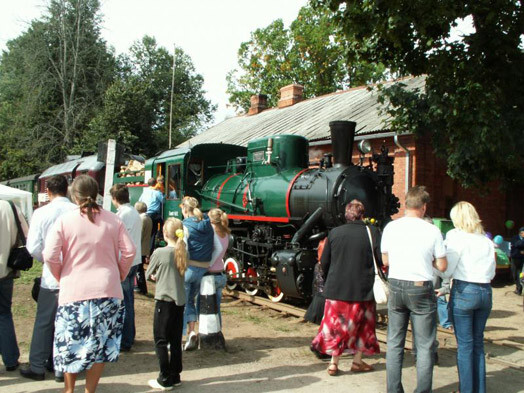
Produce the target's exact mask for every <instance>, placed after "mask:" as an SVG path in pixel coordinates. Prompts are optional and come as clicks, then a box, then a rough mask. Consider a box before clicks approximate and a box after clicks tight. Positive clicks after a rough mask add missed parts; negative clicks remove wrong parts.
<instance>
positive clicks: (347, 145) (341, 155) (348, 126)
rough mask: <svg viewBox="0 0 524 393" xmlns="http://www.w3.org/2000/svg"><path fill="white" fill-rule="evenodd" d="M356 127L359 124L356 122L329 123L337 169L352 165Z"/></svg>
mask: <svg viewBox="0 0 524 393" xmlns="http://www.w3.org/2000/svg"><path fill="white" fill-rule="evenodd" d="M356 126H357V123H355V122H354V121H332V122H330V123H329V128H330V129H331V147H332V149H333V160H334V161H335V167H341V166H349V164H351V154H352V152H353V141H354V140H355V128H356Z"/></svg>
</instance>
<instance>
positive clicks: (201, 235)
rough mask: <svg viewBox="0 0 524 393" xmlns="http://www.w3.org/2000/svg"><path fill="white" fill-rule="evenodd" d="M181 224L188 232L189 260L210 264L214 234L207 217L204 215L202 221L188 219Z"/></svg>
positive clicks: (194, 218)
mask: <svg viewBox="0 0 524 393" xmlns="http://www.w3.org/2000/svg"><path fill="white" fill-rule="evenodd" d="M182 223H183V224H184V226H185V227H186V228H187V230H188V231H189V238H188V239H187V251H188V253H189V259H191V260H193V261H198V262H211V254H212V253H213V236H214V235H215V232H214V231H213V227H212V226H211V221H209V217H208V216H207V215H204V219H203V220H200V221H199V220H198V219H197V218H196V217H194V216H193V217H188V218H186V219H184V221H182Z"/></svg>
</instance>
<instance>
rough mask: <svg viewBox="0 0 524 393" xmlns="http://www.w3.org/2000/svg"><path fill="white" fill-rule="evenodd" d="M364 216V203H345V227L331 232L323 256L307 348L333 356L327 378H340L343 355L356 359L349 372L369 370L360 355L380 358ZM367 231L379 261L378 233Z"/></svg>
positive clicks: (371, 229) (373, 272)
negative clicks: (319, 307) (320, 311)
mask: <svg viewBox="0 0 524 393" xmlns="http://www.w3.org/2000/svg"><path fill="white" fill-rule="evenodd" d="M363 216H364V205H363V204H362V202H360V201H358V200H356V199H354V200H352V201H351V202H350V203H348V205H347V206H346V220H347V223H346V224H345V225H342V226H340V227H337V228H334V229H333V230H332V231H331V232H330V233H329V236H328V240H327V242H326V244H325V247H324V252H323V253H322V259H321V264H322V269H323V271H324V278H325V280H326V281H325V286H324V296H325V298H326V304H325V309H324V318H323V319H322V323H321V325H320V328H319V331H318V334H317V336H316V337H315V339H314V340H313V342H312V343H311V349H312V350H313V351H317V352H320V353H323V354H327V355H331V362H330V364H329V367H328V374H329V375H336V374H338V361H339V358H340V356H341V355H342V353H344V352H347V353H351V354H354V357H353V364H352V366H351V371H353V372H362V371H371V370H373V367H372V366H371V365H369V364H367V363H364V362H363V361H362V354H365V355H368V356H369V355H374V354H377V353H380V349H379V346H378V342H377V337H376V335H375V300H374V298H373V282H374V278H375V269H374V264H373V255H372V254H371V250H372V247H371V245H370V242H369V236H368V233H367V229H366V224H365V223H364V222H363V221H362V218H363ZM369 229H370V231H371V237H372V239H373V245H374V252H375V256H380V250H379V249H378V245H379V244H380V233H379V231H378V230H377V228H375V227H374V226H369ZM377 262H378V263H379V265H380V261H379V260H378V261H377Z"/></svg>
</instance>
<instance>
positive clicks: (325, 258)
mask: <svg viewBox="0 0 524 393" xmlns="http://www.w3.org/2000/svg"><path fill="white" fill-rule="evenodd" d="M369 227H370V229H371V236H372V238H373V245H374V248H375V257H377V258H380V250H379V246H380V233H379V231H378V229H377V228H375V227H374V226H372V225H370V226H369ZM377 263H378V264H379V266H382V261H381V260H380V259H378V260H377ZM321 265H322V269H323V271H324V275H325V277H326V282H325V285H324V296H325V297H326V299H332V300H344V301H350V302H359V301H368V300H373V282H374V280H375V269H374V267H373V257H372V254H371V245H370V244H369V237H368V234H367V231H366V225H365V224H364V223H363V222H362V221H352V222H349V223H347V224H345V225H342V226H340V227H337V228H334V229H333V230H331V232H329V235H328V241H327V242H326V245H325V248H324V252H323V253H322V259H321Z"/></svg>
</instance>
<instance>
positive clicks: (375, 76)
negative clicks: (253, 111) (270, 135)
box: [226, 6, 385, 110]
mask: <svg viewBox="0 0 524 393" xmlns="http://www.w3.org/2000/svg"><path fill="white" fill-rule="evenodd" d="M341 38H342V36H341V31H340V30H339V27H338V25H337V24H336V23H333V21H332V20H331V18H330V15H329V12H328V9H326V8H318V9H312V8H311V7H308V6H306V7H303V8H302V9H301V10H300V12H299V14H298V16H297V19H296V20H294V21H293V22H292V23H291V26H290V27H289V28H288V29H287V28H285V27H284V23H283V22H282V20H281V19H277V20H275V21H274V22H273V23H271V24H270V25H269V26H267V27H265V28H260V29H257V30H255V31H254V32H253V33H251V39H250V40H249V41H246V42H243V43H242V44H241V45H240V49H239V51H238V66H239V69H240V71H239V70H237V69H235V70H232V71H230V72H229V73H228V75H227V78H226V80H227V85H228V88H227V92H228V94H229V96H230V97H229V101H230V102H231V103H232V104H233V106H235V107H236V108H237V109H239V108H242V109H243V110H247V109H249V106H250V97H251V95H253V94H266V95H267V96H268V105H270V106H275V105H276V104H277V101H278V98H279V91H280V88H282V87H284V86H286V85H288V84H291V83H299V84H302V85H304V86H305V89H304V97H305V98H309V97H315V96H318V95H322V94H326V93H331V92H334V91H337V90H340V89H344V88H348V87H353V86H359V85H362V84H365V83H369V82H375V81H378V80H381V79H383V76H384V71H385V69H384V67H383V66H382V65H381V64H379V63H377V64H371V63H368V62H365V61H363V60H360V59H354V60H353V61H352V62H348V61H347V58H348V57H347V51H348V46H347V45H346V44H345V41H344V40H341Z"/></svg>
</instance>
